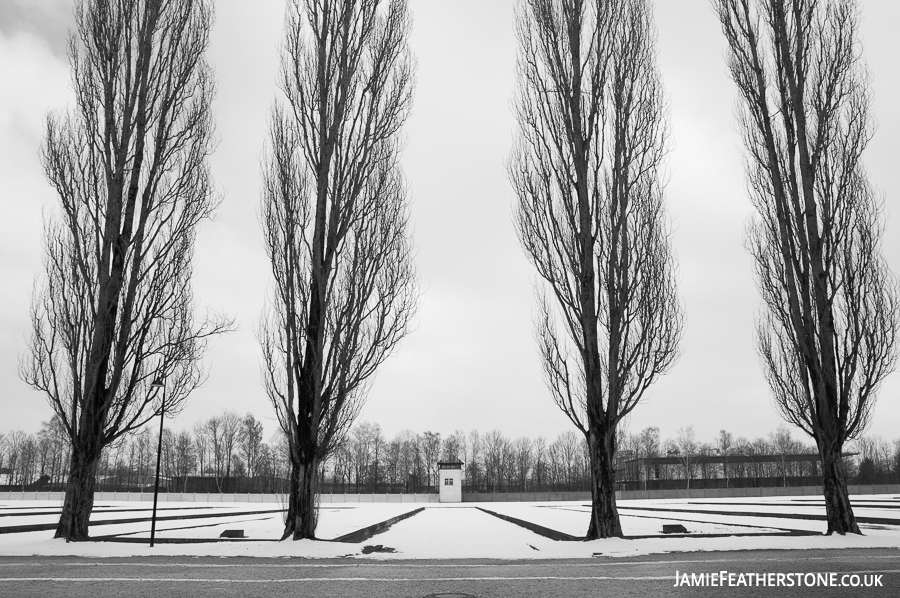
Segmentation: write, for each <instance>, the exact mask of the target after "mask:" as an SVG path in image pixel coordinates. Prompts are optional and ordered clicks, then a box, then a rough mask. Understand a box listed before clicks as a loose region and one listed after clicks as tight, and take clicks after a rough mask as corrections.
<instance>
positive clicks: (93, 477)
mask: <svg viewBox="0 0 900 598" xmlns="http://www.w3.org/2000/svg"><path fill="white" fill-rule="evenodd" d="M99 465H100V455H99V454H98V455H96V456H86V455H85V454H84V451H79V450H77V449H73V450H72V459H71V464H70V467H69V481H68V483H67V484H66V496H65V499H64V500H63V507H62V514H61V515H60V518H59V525H57V527H56V534H55V535H54V536H53V537H54V538H65V539H66V541H67V542H72V541H74V542H78V541H82V540H88V539H89V538H90V536H89V535H88V525H89V522H90V518H91V511H92V510H93V508H94V486H95V485H96V482H97V467H98V466H99Z"/></svg>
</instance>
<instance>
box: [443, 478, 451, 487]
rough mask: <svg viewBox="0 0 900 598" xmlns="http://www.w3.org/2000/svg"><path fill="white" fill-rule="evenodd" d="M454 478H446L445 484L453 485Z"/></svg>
mask: <svg viewBox="0 0 900 598" xmlns="http://www.w3.org/2000/svg"><path fill="white" fill-rule="evenodd" d="M452 485H453V478H444V486H452Z"/></svg>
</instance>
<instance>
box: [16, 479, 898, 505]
mask: <svg viewBox="0 0 900 598" xmlns="http://www.w3.org/2000/svg"><path fill="white" fill-rule="evenodd" d="M848 489H849V490H850V494H851V495H865V494H898V495H900V484H879V485H872V484H866V485H850V486H849V487H848ZM821 495H822V487H821V486H792V487H788V488H706V489H695V490H630V491H622V492H616V498H617V499H619V500H641V499H650V500H660V499H670V498H753V497H764V496H821ZM0 500H57V501H60V502H62V500H63V493H62V492H33V491H29V492H0ZM94 500H95V501H107V500H130V501H147V502H152V501H153V493H152V492H97V493H96V494H94ZM286 500H287V497H286V496H285V495H283V494H247V493H241V494H219V493H213V492H184V493H181V492H168V493H166V492H163V493H160V495H159V501H160V502H251V503H252V502H257V503H279V504H284V503H285V502H286ZM565 500H571V501H588V500H591V493H590V492H495V493H489V492H466V493H463V502H551V501H552V502H556V501H565ZM319 502H320V503H348V502H351V503H352V502H357V503H436V502H440V497H439V496H438V495H437V494H320V495H319Z"/></svg>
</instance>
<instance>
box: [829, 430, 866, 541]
mask: <svg viewBox="0 0 900 598" xmlns="http://www.w3.org/2000/svg"><path fill="white" fill-rule="evenodd" d="M819 445H820V446H819V456H820V457H821V459H822V482H823V490H824V492H823V494H824V495H825V517H826V518H827V520H828V531H827V532H825V533H826V535H829V536H830V535H831V534H833V533H834V532H837V533H839V534H841V535H842V536H843V535H844V534H847V533H851V534H860V535H862V532H861V531H859V526H858V525H857V524H856V517H854V515H853V508H852V507H851V506H850V495H849V493H848V492H847V480H846V478H845V477H844V467H843V463H842V462H841V450H840V448H839V447H837V446H836V445H834V444H833V443H827V442H820V443H819Z"/></svg>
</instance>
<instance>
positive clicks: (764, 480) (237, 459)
mask: <svg viewBox="0 0 900 598" xmlns="http://www.w3.org/2000/svg"><path fill="white" fill-rule="evenodd" d="M155 429H156V428H155V425H148V426H147V427H145V428H144V429H143V430H142V431H141V432H140V433H138V434H135V435H131V436H128V437H125V438H123V439H122V440H120V441H119V442H118V443H116V444H115V445H113V446H111V447H109V448H108V449H107V450H106V451H104V454H103V459H102V461H101V464H100V467H99V469H98V472H97V478H98V484H99V485H98V488H97V489H98V490H120V491H137V490H142V489H143V490H148V489H152V487H153V481H154V474H155V468H156V451H157V443H158V434H157V433H156V432H155ZM67 442H68V441H67V438H66V435H65V431H64V430H63V429H62V428H61V426H60V425H59V424H58V423H57V422H56V421H55V420H51V421H48V422H44V423H43V424H42V425H41V429H40V430H39V431H38V432H37V433H34V434H27V433H25V432H23V431H21V430H16V431H14V432H10V433H7V434H2V433H0V486H3V487H4V488H7V489H9V488H22V487H34V486H35V485H38V486H39V488H40V489H61V488H62V487H63V485H64V484H65V481H66V474H67V471H68V462H69V449H68V444H67ZM285 450H286V449H285V445H284V442H283V439H282V437H281V435H280V434H276V435H274V436H273V437H272V438H270V439H269V440H268V441H266V440H265V439H264V438H263V426H262V423H261V422H259V421H258V420H257V419H256V418H255V417H254V416H253V415H252V414H249V413H248V414H247V415H244V416H239V415H238V414H236V413H234V412H231V411H226V412H224V413H222V414H220V415H216V416H213V417H210V418H209V419H207V420H206V421H203V422H201V423H198V424H196V425H195V426H194V427H193V428H191V429H189V430H180V431H175V430H171V429H167V430H165V431H164V433H163V444H162V460H161V468H160V469H161V478H162V482H161V486H162V487H163V488H165V489H167V490H168V491H171V492H210V491H211V492H216V491H219V492H254V493H257V492H261V493H272V492H284V491H285V490H286V486H287V477H288V465H287V463H288V462H287V456H286V452H285ZM852 451H853V452H856V453H857V455H856V456H854V457H853V458H849V459H845V468H846V475H847V479H848V481H849V482H850V483H855V484H887V483H900V439H897V440H894V441H893V442H889V441H886V440H884V439H882V438H880V437H878V436H868V437H864V438H862V439H860V440H858V441H856V442H855V444H854V445H853V446H852ZM813 453H815V449H814V447H813V446H812V445H811V444H806V443H803V442H800V441H798V440H796V439H794V438H792V437H791V434H790V431H789V430H788V428H786V427H784V426H781V427H779V428H778V430H776V431H774V432H771V433H770V434H768V435H767V436H765V437H759V438H756V439H754V440H748V439H746V438H742V437H741V438H733V437H732V435H731V434H730V433H728V432H727V431H725V430H723V431H721V432H720V433H719V434H718V435H717V436H716V437H715V438H714V439H712V440H711V441H709V442H703V441H700V440H697V439H696V437H695V434H694V431H693V428H691V427H686V428H682V429H680V430H679V431H678V433H677V435H676V436H675V437H674V438H666V439H662V438H660V434H659V429H658V428H655V427H649V428H645V429H644V430H641V431H640V432H636V433H629V434H626V435H625V436H624V437H623V438H622V439H621V440H620V442H619V448H618V452H617V461H618V465H617V469H618V477H617V480H618V481H619V483H620V484H621V487H622V488H628V489H634V488H640V487H642V485H643V487H648V486H649V487H657V488H665V487H669V488H675V487H685V486H686V485H687V484H689V483H692V484H694V487H704V486H710V485H719V486H721V485H723V484H722V482H723V481H724V480H726V479H727V480H728V481H727V482H725V484H726V485H727V484H728V483H730V484H732V485H735V486H755V485H770V486H771V485H781V483H782V482H783V483H784V485H792V484H798V483H801V482H803V483H808V480H809V479H811V478H813V477H815V475H817V473H818V472H817V471H816V469H815V467H816V466H815V464H814V463H809V462H806V463H805V462H791V461H790V460H789V459H785V458H781V459H778V458H777V457H778V456H782V457H784V456H785V455H798V454H813ZM704 456H705V457H722V456H725V459H719V463H710V462H709V461H710V460H709V459H707V460H704V459H699V458H698V457H704ZM754 456H756V457H762V456H775V457H776V458H775V459H774V460H772V461H764V460H762V459H760V460H759V461H756V460H754V459H753V457H754ZM657 457H669V459H668V461H669V462H670V465H667V466H647V465H646V463H648V462H650V463H652V462H653V461H652V459H654V458H657ZM672 457H675V458H676V459H672ZM745 457H749V459H748V458H745ZM729 458H730V459H731V461H729ZM450 459H457V460H459V461H461V462H462V463H463V464H464V467H463V471H464V480H463V489H464V491H465V492H546V491H577V490H588V489H589V487H590V486H589V480H590V472H589V470H588V464H589V460H588V455H587V446H586V443H585V441H584V438H583V437H582V436H581V435H580V434H578V433H577V432H575V431H574V430H573V431H567V432H563V433H562V434H560V435H559V436H558V437H557V438H555V439H554V440H552V441H548V440H547V439H546V438H544V437H541V436H538V437H537V438H530V437H519V438H508V437H507V436H505V435H504V434H503V433H502V432H501V431H499V430H492V431H490V432H480V431H478V430H472V431H470V432H468V433H466V432H463V431H456V432H454V433H453V434H449V435H446V436H442V435H441V434H440V433H437V432H430V431H426V432H422V433H416V432H412V431H409V430H405V431H402V432H400V433H398V434H397V435H395V436H394V437H393V438H392V439H388V438H387V437H386V436H385V435H384V433H383V432H382V430H381V427H380V426H379V425H378V424H374V423H370V422H361V423H359V424H357V425H356V426H354V427H353V428H352V430H351V432H350V434H349V435H348V436H347V438H345V439H344V442H343V443H342V444H341V445H340V446H339V447H338V449H337V450H336V451H335V452H334V453H333V454H332V455H331V456H330V457H329V458H328V459H327V460H326V461H325V462H324V463H323V465H322V467H321V470H320V482H319V489H320V492H323V493H385V492H390V493H399V492H403V493H423V492H436V488H437V473H438V472H437V462H438V461H439V460H450ZM642 459H643V460H651V461H642ZM688 480H690V482H688ZM35 489H37V488H35Z"/></svg>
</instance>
